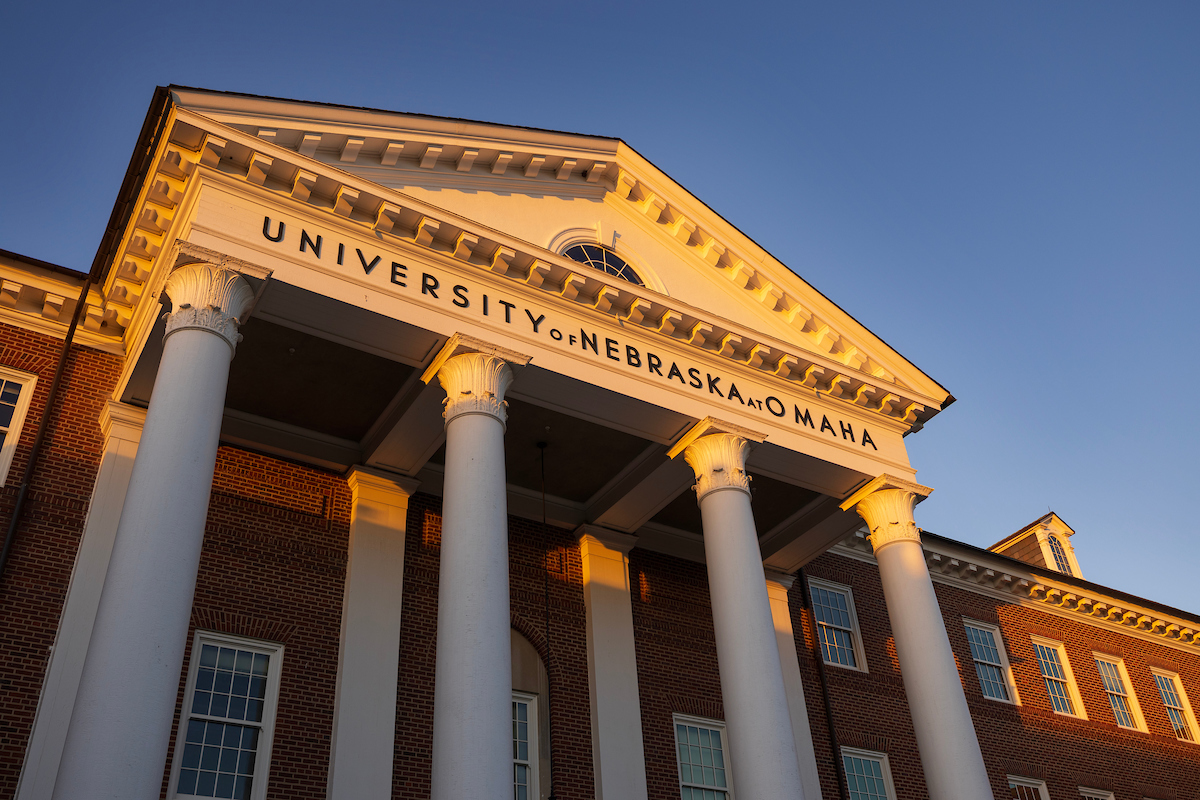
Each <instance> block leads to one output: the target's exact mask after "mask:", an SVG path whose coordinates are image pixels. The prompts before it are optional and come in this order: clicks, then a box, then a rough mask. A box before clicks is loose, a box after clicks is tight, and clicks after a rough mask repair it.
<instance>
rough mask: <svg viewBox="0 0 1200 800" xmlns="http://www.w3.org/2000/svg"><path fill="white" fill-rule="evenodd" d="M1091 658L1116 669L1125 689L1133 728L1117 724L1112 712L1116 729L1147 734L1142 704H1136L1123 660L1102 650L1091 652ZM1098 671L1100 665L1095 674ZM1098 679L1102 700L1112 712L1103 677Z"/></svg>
mask: <svg viewBox="0 0 1200 800" xmlns="http://www.w3.org/2000/svg"><path fill="white" fill-rule="evenodd" d="M1092 658H1093V659H1095V660H1096V661H1104V662H1107V663H1109V664H1111V665H1113V666H1114V667H1116V668H1117V675H1119V676H1120V678H1121V684H1122V686H1123V688H1124V689H1125V699H1126V700H1127V701H1129V714H1130V716H1132V717H1133V727H1132V728H1131V727H1129V726H1128V725H1122V724H1121V723H1120V722H1117V714H1116V711H1113V712H1112V714H1113V722H1116V724H1117V726H1118V727H1120V728H1124V729H1125V730H1127V731H1141V732H1142V733H1149V732H1150V729H1149V728H1148V727H1146V717H1145V716H1143V715H1142V704H1141V703H1139V702H1138V699H1137V693H1136V692H1135V691H1134V689H1133V681H1131V680H1130V679H1129V670H1127V669H1126V668H1125V659H1123V658H1121V657H1120V656H1114V655H1111V654H1109V653H1105V652H1104V651H1102V650H1093V651H1092ZM1099 669H1100V665H1099V664H1097V665H1096V670H1097V672H1098V671H1099ZM1100 679H1101V680H1100V690H1101V691H1102V692H1104V699H1106V700H1108V702H1109V706H1110V710H1112V709H1111V705H1112V700H1109V699H1108V689H1107V687H1105V686H1104V676H1102V675H1101V676H1100Z"/></svg>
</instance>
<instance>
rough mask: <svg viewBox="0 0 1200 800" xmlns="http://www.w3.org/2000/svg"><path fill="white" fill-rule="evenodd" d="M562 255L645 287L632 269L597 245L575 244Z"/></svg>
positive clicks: (612, 253) (607, 250)
mask: <svg viewBox="0 0 1200 800" xmlns="http://www.w3.org/2000/svg"><path fill="white" fill-rule="evenodd" d="M563 255H564V256H566V257H567V258H569V259H571V260H572V261H578V262H579V263H580V264H587V265H588V266H589V267H592V268H593V269H598V270H600V271H601V272H607V273H608V274H609V275H612V276H614V277H617V278H620V279H621V280H625V281H629V282H630V283H636V284H637V285H638V286H645V285H646V283H645V281H643V280H642V279H641V276H639V275H638V274H637V273H636V272H634V271H633V267H631V266H629V265H628V264H626V263H625V260H624V259H622V258H621V257H620V256H618V255H617V254H616V253H614V252H613V251H612V250H609V249H608V248H607V247H602V246H601V245H598V244H576V245H572V246H571V247H568V248H567V249H566V250H564V251H563Z"/></svg>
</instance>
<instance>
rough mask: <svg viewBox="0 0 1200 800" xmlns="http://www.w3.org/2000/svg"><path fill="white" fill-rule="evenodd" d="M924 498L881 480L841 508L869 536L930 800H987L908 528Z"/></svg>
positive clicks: (954, 668) (916, 490)
mask: <svg viewBox="0 0 1200 800" xmlns="http://www.w3.org/2000/svg"><path fill="white" fill-rule="evenodd" d="M931 491H933V490H932V489H929V488H927V487H924V486H920V485H918V484H915V483H912V482H910V481H905V480H903V479H899V478H893V477H891V476H888V475H881V476H880V477H878V478H876V479H875V480H873V481H871V482H870V483H868V484H867V485H866V486H864V487H862V488H861V489H859V490H858V491H857V492H855V493H854V495H852V496H851V497H850V498H849V499H847V500H846V501H845V502H844V503H843V504H842V508H843V509H849V508H851V507H853V508H854V509H855V510H856V511H857V512H858V513H859V515H860V516H862V518H863V519H865V520H866V521H867V526H868V527H869V528H870V529H871V545H872V547H874V549H875V558H876V560H877V561H878V562H879V578H880V580H881V581H882V582H883V596H884V599H885V600H887V607H888V618H889V620H890V621H891V623H892V636H893V638H894V640H895V642H896V656H897V658H898V659H899V661H900V673H901V675H902V676H903V678H904V692H905V694H906V695H908V706H909V713H910V714H911V715H912V721H913V730H914V731H915V732H916V734H917V747H918V749H919V750H920V752H921V766H922V767H924V769H925V783H926V787H927V788H928V790H929V797H930V800H984V799H985V798H989V799H990V798H991V797H992V788H991V783H990V782H989V780H988V774H987V767H986V766H984V763H983V754H982V752H980V750H979V740H978V739H977V738H976V736H975V726H974V724H973V723H972V721H971V711H970V709H969V708H968V707H967V698H966V695H965V694H964V693H963V687H962V677H961V676H960V675H959V673H958V665H957V664H956V663H955V661H954V652H953V651H952V650H951V649H950V639H949V637H947V636H946V626H945V623H944V622H943V620H942V609H941V607H940V606H939V605H938V601H937V595H936V594H934V591H933V581H931V580H930V578H929V569H928V568H927V567H926V566H925V553H924V550H923V549H922V548H921V535H920V532H919V531H918V530H917V526H916V524H915V523H914V521H913V506H914V505H915V504H916V502H917V500H918V499H919V498H922V497H924V496H926V495H928V494H929V493H930V492H931Z"/></svg>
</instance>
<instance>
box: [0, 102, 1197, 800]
mask: <svg viewBox="0 0 1200 800" xmlns="http://www.w3.org/2000/svg"><path fill="white" fill-rule="evenodd" d="M0 273H2V275H3V284H2V288H0V379H2V380H3V384H2V385H0V421H2V422H4V423H5V424H4V425H2V426H0V428H3V431H2V433H3V437H4V438H3V440H2V442H0V480H3V489H2V490H0V514H2V515H3V518H4V520H5V521H6V523H7V529H8V537H7V539H6V544H5V550H4V559H3V573H0V592H2V593H3V597H4V606H5V608H6V610H7V611H8V613H7V614H6V615H5V617H4V619H3V620H2V621H0V625H2V626H3V633H2V639H0V641H3V642H4V644H5V651H6V659H5V661H6V666H5V670H4V676H3V680H4V681H5V684H4V685H5V692H4V694H3V697H2V698H0V703H2V704H3V708H4V713H3V715H2V717H3V720H4V730H3V734H2V737H0V787H2V791H4V792H6V793H8V794H9V795H11V796H14V797H16V798H18V800H52V799H55V798H57V799H58V800H62V799H63V798H82V797H89V798H91V797H104V798H109V797H112V798H117V797H122V798H133V797H136V798H151V797H168V798H175V797H196V796H200V797H244V798H255V799H256V800H257V799H261V798H267V797H280V798H283V797H287V798H308V797H313V798H316V797H328V798H386V797H397V798H426V797H433V798H435V799H436V800H449V799H450V798H460V797H467V796H471V797H480V796H487V797H494V798H501V797H508V796H509V793H510V792H511V793H512V796H513V797H514V798H518V799H519V800H532V798H549V797H557V798H562V799H563V800H568V799H574V798H579V800H583V798H604V799H605V800H626V799H632V800H637V799H638V798H646V800H651V799H653V800H667V798H677V797H681V796H682V797H683V798H685V800H687V799H690V798H697V799H698V800H699V799H700V798H703V799H704V800H719V799H727V798H736V799H737V800H754V799H756V798H780V797H791V798H807V800H813V798H820V797H824V798H838V797H844V798H854V800H868V799H870V800H874V798H892V799H893V800H897V799H898V798H923V797H930V798H934V799H935V800H959V799H961V798H989V797H1020V798H1026V797H1029V798H1040V799H1041V800H1049V798H1056V799H1057V798H1068V797H1069V798H1076V797H1090V798H1112V797H1119V798H1144V797H1150V798H1159V799H1160V800H1183V799H1184V798H1193V797H1200V779H1198V778H1197V774H1198V772H1197V768H1198V767H1200V750H1198V749H1197V744H1196V743H1197V741H1198V740H1200V730H1198V729H1197V724H1196V719H1195V714H1194V712H1193V710H1192V706H1191V705H1190V701H1189V695H1193V696H1194V694H1195V693H1196V692H1200V617H1197V616H1196V615H1193V614H1189V613H1185V612H1182V611H1178V610H1175V609H1170V608H1166V607H1163V606H1161V605H1158V604H1155V603H1153V602H1152V601H1149V600H1145V599H1141V598H1136V597H1131V596H1128V595H1125V594H1122V593H1121V592H1119V591H1116V590H1113V589H1109V588H1106V587H1102V586H1098V585H1095V584H1092V583H1089V582H1087V581H1085V580H1084V579H1083V578H1082V572H1081V568H1080V563H1079V561H1078V559H1077V558H1076V557H1075V551H1074V548H1073V547H1072V545H1071V540H1070V537H1071V536H1072V535H1073V534H1074V531H1072V530H1071V529H1070V528H1069V526H1067V525H1066V523H1065V522H1064V521H1063V520H1062V519H1060V518H1059V517H1057V516H1056V515H1053V514H1051V515H1048V516H1047V517H1045V518H1043V519H1041V520H1037V521H1036V522H1034V523H1032V524H1031V525H1030V526H1028V527H1027V528H1024V529H1022V530H1021V531H1018V532H1016V533H1015V534H1013V535H1012V536H1009V537H1006V538H1005V539H1003V540H1002V541H1000V542H998V543H997V544H996V545H995V546H993V547H992V548H990V549H988V550H982V549H979V548H975V547H972V546H969V545H965V544H962V543H959V542H955V541H953V540H952V539H946V538H943V537H940V536H936V535H934V534H931V533H927V532H922V531H921V530H920V529H919V528H917V526H916V524H915V519H914V507H915V506H916V504H917V503H919V502H920V501H921V500H922V499H923V498H924V497H926V496H927V495H928V494H929V492H930V491H931V489H929V488H928V487H925V486H922V485H921V484H920V483H919V482H917V480H916V469H915V467H914V466H913V465H912V464H911V463H910V461H909V459H908V455H907V452H906V449H905V445H904V436H906V435H908V434H910V433H913V432H916V431H918V430H920V428H921V427H923V426H924V425H925V424H927V423H928V422H929V421H930V420H931V419H932V418H933V417H934V416H936V414H937V413H938V412H939V411H940V410H941V409H943V408H944V407H945V406H946V405H948V404H949V403H950V402H952V401H953V398H952V397H951V395H950V394H949V393H948V392H947V391H946V390H945V389H944V388H942V387H941V386H940V385H939V384H938V383H937V382H936V381H934V380H933V379H932V378H930V377H929V376H928V375H926V374H925V373H923V372H922V371H921V370H919V369H918V368H917V367H915V366H914V365H913V364H912V363H911V362H909V361H908V360H907V359H905V358H904V357H903V356H901V355H900V354H899V353H896V352H895V351H894V350H893V349H891V348H890V347H888V346H887V345H886V344H885V343H884V342H883V341H882V340H880V339H879V338H878V337H876V336H875V335H874V334H872V333H871V332H870V331H869V330H868V329H867V328H865V327H864V326H863V325H861V324H860V323H859V322H857V321H856V320H854V319H853V318H851V317H850V316H849V315H847V314H846V313H845V312H844V311H842V310H841V309H840V308H839V307H838V306H836V305H835V304H834V303H833V302H831V301H830V300H829V299H827V298H825V297H823V296H822V295H821V294H819V293H818V292H816V291H815V290H814V289H813V288H812V287H810V286H808V285H807V284H806V283H805V282H804V281H803V280H802V279H800V278H798V277H797V276H796V275H795V274H793V273H792V272H791V271H790V270H788V269H787V268H786V267H785V266H784V265H782V264H780V263H779V262H778V261H776V260H775V259H774V258H772V257H771V256H770V254H768V253H766V252H765V251H764V250H762V248H760V247H758V246H757V245H756V244H755V243H754V242H752V241H751V240H750V239H748V238H747V237H746V236H745V235H744V234H742V233H741V232H740V231H738V230H737V229H736V228H734V227H733V226H732V225H730V224H729V223H728V222H726V221H725V220H723V219H722V218H721V217H720V216H719V215H717V214H716V213H715V212H713V211H712V210H711V209H709V208H708V207H707V206H705V205H703V204H702V203H701V202H700V201H699V200H697V199H696V198H695V197H693V196H692V195H690V194H689V193H688V192H687V191H686V190H684V189H683V188H682V187H680V186H679V185H677V184H676V183H674V182H673V181H672V180H671V179H670V178H668V177H667V176H666V175H665V174H663V173H662V172H661V171H659V170H658V169H657V168H655V167H654V165H653V164H651V163H650V162H649V161H647V160H646V159H645V158H643V157H642V156H641V155H639V154H638V153H637V152H635V151H634V150H632V149H631V148H629V147H628V146H627V145H626V144H625V143H624V142H622V141H620V140H614V139H606V138H600V137H592V136H583V135H578V134H567V133H557V132H551V131H541V130H532V129H525V128H516V127H511V126H501V125H492V124H485V123H476V122H468V121H463V120H451V119H443V118H436V117H424V116H419V115H410V114H396V113H391V112H383V111H375V110H370V109H358V108H346V107H339V106H329V105H319V104H311V103H300V102H294V101H286V100H275V99H270V98H260V97H251V96H244V95H233V94H225V93H217V92H208V91H203V90H195V89H187V88H182V87H171V88H169V89H160V90H159V91H158V92H157V93H156V95H155V98H154V101H153V103H152V105H151V108H150V111H149V113H148V115H147V119H146V123H145V125H144V126H143V130H142V134H141V136H140V138H139V141H138V144H137V147H136V150H135V153H134V156H133V159H132V160H131V163H130V167H129V170H128V172H127V175H126V179H125V182H124V184H123V186H122V188H121V192H120V196H119V198H118V202H117V204H116V207H115V208H114V211H113V215H112V219H111V222H110V225H109V228H108V230H107V231H106V234H105V237H104V240H103V241H102V242H101V244H100V247H99V251H98V254H97V258H96V261H95V263H94V264H93V266H92V269H91V270H90V272H88V273H87V274H83V273H78V272H74V271H71V270H66V269H63V268H61V267H57V266H55V265H50V264H45V263H42V262H38V261H36V260H33V259H29V258H26V257H22V256H18V255H16V254H12V253H0ZM1085 561H1086V558H1085Z"/></svg>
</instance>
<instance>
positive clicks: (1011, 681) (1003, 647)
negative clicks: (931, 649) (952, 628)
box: [962, 617, 1021, 706]
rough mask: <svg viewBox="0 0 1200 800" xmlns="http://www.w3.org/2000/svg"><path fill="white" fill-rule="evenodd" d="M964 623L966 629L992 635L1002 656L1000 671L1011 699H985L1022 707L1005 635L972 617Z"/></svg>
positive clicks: (981, 690)
mask: <svg viewBox="0 0 1200 800" xmlns="http://www.w3.org/2000/svg"><path fill="white" fill-rule="evenodd" d="M962 621H963V627H964V628H968V627H969V628H977V629H979V630H981V631H987V632H988V633H990V634H991V635H992V640H993V641H994V642H995V644H996V652H997V653H999V655H1000V671H1001V672H1003V673H1004V681H1005V685H1006V686H1007V687H1008V696H1009V699H1008V700H1001V699H999V698H997V697H988V696H987V695H986V694H984V695H983V697H984V699H987V700H992V701H994V702H997V703H1008V704H1010V705H1014V706H1019V705H1021V694H1020V693H1019V692H1018V691H1017V681H1016V678H1015V677H1014V676H1013V671H1012V665H1011V664H1009V661H1008V652H1007V651H1008V644H1007V643H1006V642H1005V641H1004V635H1003V633H1002V632H1001V630H1000V628H998V627H997V626H995V625H991V624H989V623H987V622H980V621H979V620H976V619H971V618H970V617H963V618H962ZM969 649H970V643H969V642H968V651H969ZM971 660H972V664H973V663H974V657H972V659H971ZM976 680H978V673H976ZM980 693H981V694H982V693H983V687H982V686H981V687H980Z"/></svg>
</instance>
